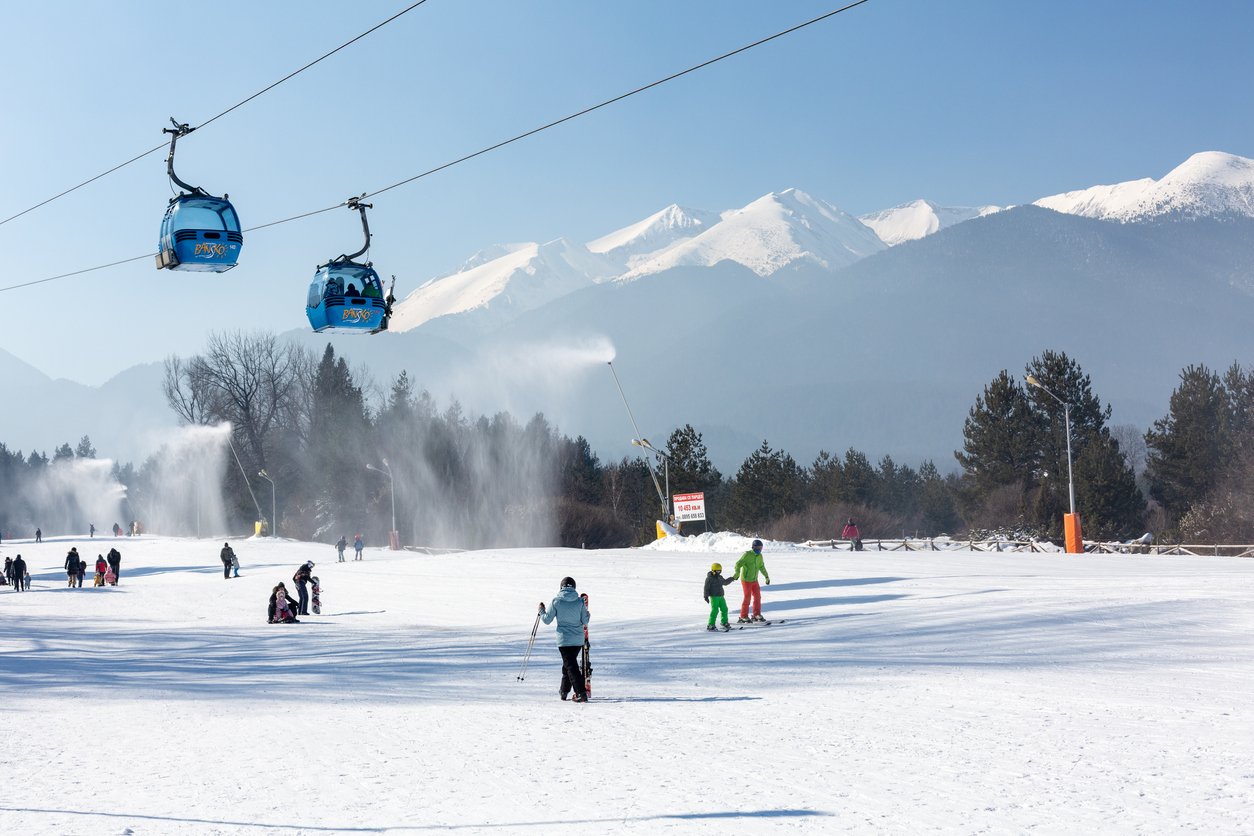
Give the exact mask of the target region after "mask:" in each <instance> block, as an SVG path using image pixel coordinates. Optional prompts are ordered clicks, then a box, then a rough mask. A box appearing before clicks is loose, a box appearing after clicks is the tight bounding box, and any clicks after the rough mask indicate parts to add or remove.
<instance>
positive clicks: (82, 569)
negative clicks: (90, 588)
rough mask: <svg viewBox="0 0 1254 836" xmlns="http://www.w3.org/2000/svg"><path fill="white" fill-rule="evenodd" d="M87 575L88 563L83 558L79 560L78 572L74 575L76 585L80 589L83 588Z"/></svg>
mask: <svg viewBox="0 0 1254 836" xmlns="http://www.w3.org/2000/svg"><path fill="white" fill-rule="evenodd" d="M86 574H87V561H86V560H83V558H81V557H80V558H79V559H78V572H76V573H75V574H74V585H75V586H77V587H78V588H79V589H82V588H83V576H84V575H86Z"/></svg>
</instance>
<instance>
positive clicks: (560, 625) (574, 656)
mask: <svg viewBox="0 0 1254 836" xmlns="http://www.w3.org/2000/svg"><path fill="white" fill-rule="evenodd" d="M540 618H542V619H544V623H545V624H552V623H553V619H555V618H556V619H557V650H558V652H559V653H561V654H562V681H561V683H560V684H559V685H558V688H557V694H558V696H560V697H561V698H562V699H566V696H567V695H568V694H569V693H570V691H571V688H572V687H573V688H574V691H575V696H574V701H575V702H587V701H588V693H587V691H586V689H585V684H584V678H583V671H582V670H580V667H579V652H580V651H581V650H582V649H583V645H584V627H585V626H586V625H587V623H588V607H587V605H586V604H585V603H584V602H583V599H582V598H580V597H579V592H578V591H577V590H576V589H575V579H574V578H571V577H565V578H562V585H561V589H560V590H559V591H558V593H557V597H555V598H554V599H553V602H552V603H551V604H550V605H549V608H548V609H547V610H546V609H545V607H544V602H543V601H541V602H540Z"/></svg>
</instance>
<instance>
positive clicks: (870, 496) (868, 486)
mask: <svg viewBox="0 0 1254 836" xmlns="http://www.w3.org/2000/svg"><path fill="white" fill-rule="evenodd" d="M841 470H842V479H841V484H842V486H843V491H842V493H843V495H842V496H841V500H842V501H844V502H848V503H851V504H854V505H871V504H872V503H874V502H875V492H876V490H877V489H878V487H879V484H878V483H879V477H878V476H877V475H876V473H875V468H873V467H872V466H871V460H870V459H868V458H867V457H866V454H865V453H863V452H862V451H860V450H855V449H853V448H852V447H850V448H849V449H848V450H846V451H845V463H844V466H843V467H842V468H841Z"/></svg>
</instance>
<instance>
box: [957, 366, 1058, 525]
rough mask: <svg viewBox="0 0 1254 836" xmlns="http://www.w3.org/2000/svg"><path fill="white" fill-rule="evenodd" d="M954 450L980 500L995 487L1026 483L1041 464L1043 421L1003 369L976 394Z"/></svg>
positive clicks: (977, 498) (977, 499) (1031, 479)
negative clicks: (957, 449)
mask: <svg viewBox="0 0 1254 836" xmlns="http://www.w3.org/2000/svg"><path fill="white" fill-rule="evenodd" d="M962 435H963V438H964V439H965V441H964V443H963V448H962V452H958V453H954V457H955V458H956V459H957V460H958V463H959V464H961V465H962V469H963V471H964V472H965V473H966V475H967V476H968V477H969V481H970V482H971V483H973V493H974V499H975V500H976V501H977V502H978V501H979V500H982V499H983V498H984V497H985V496H987V495H988V494H989V493H991V492H992V491H994V490H995V489H997V488H1001V487H1004V486H1008V485H1019V486H1020V487H1022V488H1024V489H1026V487H1027V486H1028V485H1030V484H1032V482H1033V481H1034V479H1035V474H1036V471H1037V468H1038V467H1039V465H1040V457H1041V454H1040V450H1039V447H1038V445H1037V439H1038V437H1039V424H1038V421H1037V419H1036V417H1035V416H1034V415H1033V413H1032V406H1031V402H1030V401H1029V400H1028V396H1027V393H1026V392H1024V390H1023V387H1022V386H1020V385H1019V383H1018V382H1017V381H1016V380H1014V379H1013V378H1011V377H1010V374H1009V373H1008V372H1007V371H1006V370H1005V369H1003V370H1002V371H1001V372H1000V373H999V374H998V375H997V377H995V378H993V381H992V382H991V383H989V384H988V386H986V387H984V393H983V394H982V395H979V396H977V397H976V399H975V406H973V407H971V411H970V413H969V414H968V415H967V420H966V423H965V424H964V425H963V428H962Z"/></svg>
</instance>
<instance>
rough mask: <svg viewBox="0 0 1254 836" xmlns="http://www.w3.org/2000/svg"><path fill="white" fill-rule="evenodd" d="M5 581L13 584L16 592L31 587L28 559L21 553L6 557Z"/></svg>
mask: <svg viewBox="0 0 1254 836" xmlns="http://www.w3.org/2000/svg"><path fill="white" fill-rule="evenodd" d="M4 582H5V583H7V584H11V585H12V586H13V590H14V591H15V592H21V591H22V590H25V589H30V572H28V571H27V570H26V561H25V560H23V559H22V556H21V555H20V554H19V555H18V556H17V557H6V558H5V559H4Z"/></svg>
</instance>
